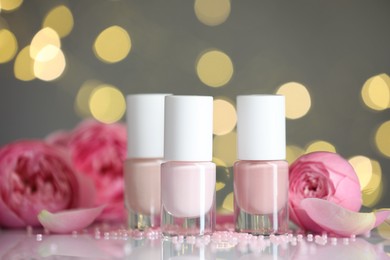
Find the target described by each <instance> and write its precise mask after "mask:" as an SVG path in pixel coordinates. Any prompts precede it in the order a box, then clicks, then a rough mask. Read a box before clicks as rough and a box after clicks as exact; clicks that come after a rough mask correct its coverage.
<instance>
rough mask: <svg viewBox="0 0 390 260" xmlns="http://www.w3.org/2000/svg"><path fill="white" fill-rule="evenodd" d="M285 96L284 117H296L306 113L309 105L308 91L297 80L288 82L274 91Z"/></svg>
mask: <svg viewBox="0 0 390 260" xmlns="http://www.w3.org/2000/svg"><path fill="white" fill-rule="evenodd" d="M276 93H277V94H279V95H284V96H285V97H286V117H287V118H289V119H298V118H301V117H303V116H304V115H306V114H307V113H308V112H309V110H310V107H311V98H310V93H309V91H308V90H307V89H306V87H305V86H304V85H302V84H300V83H297V82H288V83H286V84H283V85H282V86H280V87H279V89H278V90H277V92H276Z"/></svg>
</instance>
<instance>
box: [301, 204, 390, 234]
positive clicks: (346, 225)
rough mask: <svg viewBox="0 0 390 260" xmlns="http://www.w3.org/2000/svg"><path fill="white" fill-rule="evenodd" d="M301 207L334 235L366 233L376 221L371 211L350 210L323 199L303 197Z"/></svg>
mask: <svg viewBox="0 0 390 260" xmlns="http://www.w3.org/2000/svg"><path fill="white" fill-rule="evenodd" d="M301 207H302V209H304V210H305V211H306V213H307V215H308V216H309V217H310V218H311V219H312V220H313V221H314V222H316V223H317V224H318V225H319V226H321V227H322V228H323V229H324V231H326V232H329V233H332V234H335V235H340V236H351V235H360V234H366V233H367V232H369V231H370V230H371V229H373V228H374V227H375V223H376V215H375V214H374V213H373V212H370V213H359V212H355V211H351V210H348V209H345V208H343V207H341V206H339V205H337V204H335V203H333V202H330V201H327V200H323V199H318V198H307V199H303V200H302V201H301ZM381 216H382V215H381ZM383 220H384V219H383Z"/></svg>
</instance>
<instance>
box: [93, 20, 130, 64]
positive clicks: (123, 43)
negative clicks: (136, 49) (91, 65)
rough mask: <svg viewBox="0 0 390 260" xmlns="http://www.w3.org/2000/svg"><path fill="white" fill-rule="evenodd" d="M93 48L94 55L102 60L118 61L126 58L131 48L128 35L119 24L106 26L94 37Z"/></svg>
mask: <svg viewBox="0 0 390 260" xmlns="http://www.w3.org/2000/svg"><path fill="white" fill-rule="evenodd" d="M93 50H94V52H95V55H96V57H98V58H99V59H100V60H101V61H103V62H107V63H116V62H119V61H121V60H123V59H124V58H126V57H127V55H128V54H129V52H130V50H131V39H130V35H129V34H128V32H127V31H126V30H125V29H123V28H122V27H120V26H117V25H114V26H111V27H108V28H106V29H105V30H103V31H102V32H101V33H100V34H99V35H98V37H97V38H96V40H95V43H94V45H93Z"/></svg>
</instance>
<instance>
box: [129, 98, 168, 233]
mask: <svg viewBox="0 0 390 260" xmlns="http://www.w3.org/2000/svg"><path fill="white" fill-rule="evenodd" d="M167 95H169V94H135V95H128V96H127V97H126V101H127V113H126V122H127V133H128V135H127V137H128V138H127V142H128V156H127V159H126V161H125V162H124V181H125V206H126V210H127V215H128V228H131V229H139V230H144V229H147V228H157V227H159V226H160V212H161V189H160V187H161V170H160V169H161V163H162V162H163V154H164V102H165V96H167Z"/></svg>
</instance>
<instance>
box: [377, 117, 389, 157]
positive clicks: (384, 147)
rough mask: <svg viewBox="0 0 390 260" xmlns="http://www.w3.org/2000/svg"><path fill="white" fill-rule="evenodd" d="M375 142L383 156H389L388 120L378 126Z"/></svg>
mask: <svg viewBox="0 0 390 260" xmlns="http://www.w3.org/2000/svg"><path fill="white" fill-rule="evenodd" d="M375 144H376V147H377V148H378V150H379V151H380V152H381V153H382V154H383V155H384V156H386V157H389V158H390V121H387V122H384V123H383V124H381V125H380V126H379V127H378V129H377V131H376V133H375Z"/></svg>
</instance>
